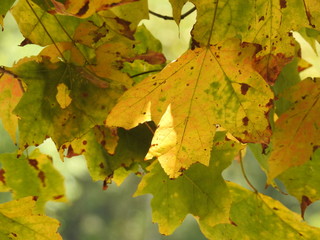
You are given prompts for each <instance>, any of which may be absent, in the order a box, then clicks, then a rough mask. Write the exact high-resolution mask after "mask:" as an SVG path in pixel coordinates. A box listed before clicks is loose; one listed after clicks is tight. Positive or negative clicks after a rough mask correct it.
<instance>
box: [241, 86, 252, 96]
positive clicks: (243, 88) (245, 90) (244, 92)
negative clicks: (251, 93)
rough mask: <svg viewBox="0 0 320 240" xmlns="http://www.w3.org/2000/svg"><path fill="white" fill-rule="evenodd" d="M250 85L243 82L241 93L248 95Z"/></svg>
mask: <svg viewBox="0 0 320 240" xmlns="http://www.w3.org/2000/svg"><path fill="white" fill-rule="evenodd" d="M249 88H250V86H249V85H248V84H246V83H241V93H242V94H243V95H246V94H247V92H248V90H249Z"/></svg>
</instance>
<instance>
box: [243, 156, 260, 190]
mask: <svg viewBox="0 0 320 240" xmlns="http://www.w3.org/2000/svg"><path fill="white" fill-rule="evenodd" d="M239 159H240V166H241V172H242V175H243V177H244V179H245V180H246V182H247V184H248V185H249V186H250V187H251V188H252V190H253V191H254V192H255V193H258V190H257V189H256V188H255V187H254V186H253V185H252V183H251V182H250V180H249V178H248V177H247V174H246V172H245V169H244V166H243V160H242V155H241V151H239Z"/></svg>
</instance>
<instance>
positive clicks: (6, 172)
mask: <svg viewBox="0 0 320 240" xmlns="http://www.w3.org/2000/svg"><path fill="white" fill-rule="evenodd" d="M0 163H1V167H2V169H1V170H2V171H3V177H4V178H3V182H4V186H6V187H7V188H9V189H11V191H13V193H14V198H16V199H17V198H23V197H26V196H36V197H38V201H37V208H36V209H37V210H38V211H40V212H42V211H43V208H44V205H45V203H46V202H47V201H50V200H51V201H65V200H66V198H65V191H64V180H63V177H62V176H61V175H60V173H59V172H58V171H57V170H56V169H55V168H54V167H53V165H52V159H50V158H49V157H48V156H46V155H43V154H41V153H40V152H39V151H38V150H37V149H36V150H34V151H33V152H32V153H31V154H30V155H29V157H26V156H24V155H22V156H20V157H17V153H5V154H1V155H0ZM26 186H27V187H26Z"/></svg>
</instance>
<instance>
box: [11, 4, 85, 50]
mask: <svg viewBox="0 0 320 240" xmlns="http://www.w3.org/2000/svg"><path fill="white" fill-rule="evenodd" d="M28 2H29V4H30V5H29V4H28ZM30 6H31V7H30ZM11 13H12V15H13V16H14V18H15V19H16V21H17V23H18V26H19V28H20V31H21V33H22V35H23V36H24V37H25V38H26V40H25V41H24V42H25V43H22V45H24V44H27V43H30V42H31V43H34V44H38V45H40V46H46V45H49V44H52V43H53V42H52V40H53V41H54V42H70V41H71V39H70V37H69V36H73V33H74V31H75V29H76V27H77V26H78V25H79V23H80V22H81V20H80V19H78V18H73V17H69V16H56V17H55V16H53V15H51V14H49V13H47V12H45V11H44V10H42V9H41V8H40V7H39V6H37V5H36V4H34V3H33V2H31V1H29V0H19V1H18V3H17V4H16V5H15V6H14V7H13V8H12V10H11ZM39 19H41V23H40V22H39ZM57 19H58V20H57ZM58 21H59V22H58ZM43 26H45V28H46V31H45V29H44V28H43ZM62 26H63V28H62ZM48 33H49V34H50V37H51V38H52V39H51V38H50V37H49V35H48ZM68 35H69V36H68Z"/></svg>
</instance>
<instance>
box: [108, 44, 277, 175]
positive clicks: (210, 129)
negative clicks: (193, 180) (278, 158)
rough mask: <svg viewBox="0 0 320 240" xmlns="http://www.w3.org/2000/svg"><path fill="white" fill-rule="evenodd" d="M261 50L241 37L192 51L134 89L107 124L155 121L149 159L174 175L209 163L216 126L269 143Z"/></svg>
mask: <svg viewBox="0 0 320 240" xmlns="http://www.w3.org/2000/svg"><path fill="white" fill-rule="evenodd" d="M255 52H256V47H255V46H254V45H250V44H245V43H244V44H242V45H240V44H239V41H237V40H230V41H226V42H224V43H223V44H222V45H216V46H212V47H209V48H199V49H196V50H194V51H188V52H186V53H185V54H184V55H183V56H181V57H180V58H179V59H178V60H177V61H175V62H173V63H171V64H169V65H167V66H166V68H164V69H163V70H162V72H160V73H159V74H156V75H154V76H152V77H148V78H147V79H145V80H144V81H142V82H140V83H139V84H137V85H136V86H134V87H133V88H131V89H129V90H128V91H127V92H126V93H125V94H124V95H123V96H122V97H121V98H120V100H119V102H118V104H117V105H116V106H115V108H113V109H112V111H111V113H110V115H109V116H108V118H107V122H106V124H107V125H108V126H119V127H124V128H126V129H130V128H132V127H135V126H137V125H138V124H139V123H143V122H145V121H150V120H153V121H154V122H155V123H156V124H157V125H158V129H157V130H156V132H155V135H154V138H153V141H152V145H151V148H150V150H149V154H148V157H151V156H155V157H158V158H159V161H160V163H161V165H162V167H163V168H164V170H165V172H166V173H167V174H168V175H169V176H170V177H177V176H179V174H180V173H179V172H180V171H181V170H183V169H187V168H188V167H189V166H190V165H191V164H192V163H195V162H198V161H199V162H201V163H203V164H205V165H208V163H209V159H210V150H211V147H212V141H213V137H214V135H215V129H216V124H219V125H221V126H222V127H223V128H225V129H226V130H227V131H229V132H231V133H232V134H233V135H234V136H235V137H236V138H238V139H239V140H241V141H242V142H261V143H267V142H268V141H269V136H270V129H269V123H268V120H267V119H266V115H268V112H269V109H270V108H271V106H272V99H273V94H272V92H271V90H270V88H269V86H268V85H266V84H265V83H264V80H263V79H262V78H261V76H260V75H259V74H258V73H256V72H255V71H254V70H253V68H252V66H251V64H250V63H251V61H252V56H253V55H254V53H255Z"/></svg>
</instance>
